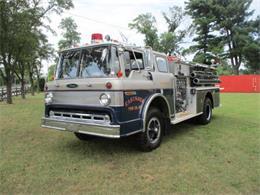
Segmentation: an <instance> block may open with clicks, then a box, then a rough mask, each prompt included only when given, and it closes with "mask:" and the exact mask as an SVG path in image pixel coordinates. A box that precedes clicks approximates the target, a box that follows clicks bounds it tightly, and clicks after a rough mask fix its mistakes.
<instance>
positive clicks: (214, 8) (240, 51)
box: [186, 0, 259, 74]
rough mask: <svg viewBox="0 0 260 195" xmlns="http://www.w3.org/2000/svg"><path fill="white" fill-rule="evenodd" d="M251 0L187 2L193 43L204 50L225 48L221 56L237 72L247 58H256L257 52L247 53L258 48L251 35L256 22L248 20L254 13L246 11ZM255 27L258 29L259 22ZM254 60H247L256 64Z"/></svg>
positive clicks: (220, 50)
mask: <svg viewBox="0 0 260 195" xmlns="http://www.w3.org/2000/svg"><path fill="white" fill-rule="evenodd" d="M251 2H252V0H241V1H239V2H238V1H237V0H226V1H222V0H210V1H205V0H190V1H188V2H187V3H186V4H187V7H186V10H187V13H188V14H190V15H191V17H192V19H193V22H194V23H195V25H196V32H197V34H198V36H197V37H196V38H195V39H194V41H196V42H197V43H198V45H197V46H196V47H197V48H198V49H200V50H203V52H204V53H206V52H208V51H211V52H213V53H215V54H220V55H221V53H224V49H225V47H226V48H228V49H227V51H225V56H224V55H223V57H228V58H229V59H230V62H231V66H232V69H233V73H234V74H239V69H240V66H241V64H242V63H245V62H249V60H248V58H250V59H253V58H254V57H256V58H255V59H257V56H254V57H252V56H250V54H251V52H252V51H256V49H257V45H256V44H255V42H254V41H253V40H254V39H253V38H252V33H254V32H256V28H257V27H256V28H255V29H254V27H253V24H254V25H255V23H256V22H255V21H253V20H252V19H251V20H249V18H250V16H251V15H252V14H253V11H248V10H249V7H250V5H251ZM258 24H259V23H258ZM255 26H257V25H255ZM257 30H258V31H259V25H258V29H257ZM250 45H251V46H250ZM246 59H247V60H246ZM254 62H256V60H254ZM254 62H253V63H251V62H250V63H248V64H256V63H254ZM253 66H254V65H253ZM256 66H257V64H256ZM253 69H254V68H253Z"/></svg>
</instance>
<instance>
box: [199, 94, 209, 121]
mask: <svg viewBox="0 0 260 195" xmlns="http://www.w3.org/2000/svg"><path fill="white" fill-rule="evenodd" d="M211 118H212V102H211V100H210V99H209V98H206V99H205V101H204V104H203V113H202V114H201V115H200V116H198V118H197V122H198V123H199V124H202V125H206V124H208V123H210V121H211Z"/></svg>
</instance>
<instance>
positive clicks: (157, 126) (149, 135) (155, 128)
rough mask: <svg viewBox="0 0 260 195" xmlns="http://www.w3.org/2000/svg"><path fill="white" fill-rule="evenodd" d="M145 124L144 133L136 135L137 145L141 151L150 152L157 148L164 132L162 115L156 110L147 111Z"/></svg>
mask: <svg viewBox="0 0 260 195" xmlns="http://www.w3.org/2000/svg"><path fill="white" fill-rule="evenodd" d="M145 124H146V125H145V131H144V132H141V133H140V134H138V142H139V143H138V145H139V146H140V149H141V150H142V151H144V152H150V151H152V150H154V149H156V148H158V147H159V146H160V144H161V141H162V135H163V130H164V124H163V115H162V113H161V112H160V111H159V110H158V109H156V108H151V109H149V111H148V113H147V118H146V122H145Z"/></svg>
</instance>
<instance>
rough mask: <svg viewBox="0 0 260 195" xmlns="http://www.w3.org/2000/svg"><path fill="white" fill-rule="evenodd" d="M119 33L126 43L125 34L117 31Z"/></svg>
mask: <svg viewBox="0 0 260 195" xmlns="http://www.w3.org/2000/svg"><path fill="white" fill-rule="evenodd" d="M119 34H120V36H121V38H122V40H123V42H125V43H128V39H127V38H126V36H125V35H124V34H123V33H122V32H121V31H119Z"/></svg>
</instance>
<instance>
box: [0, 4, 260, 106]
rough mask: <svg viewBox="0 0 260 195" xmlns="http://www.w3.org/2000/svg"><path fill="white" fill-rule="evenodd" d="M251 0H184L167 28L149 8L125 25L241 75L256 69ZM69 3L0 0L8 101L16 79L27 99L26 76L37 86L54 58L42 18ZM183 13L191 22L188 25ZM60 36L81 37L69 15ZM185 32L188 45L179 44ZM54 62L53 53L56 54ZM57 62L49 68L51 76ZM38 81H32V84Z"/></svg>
mask: <svg viewBox="0 0 260 195" xmlns="http://www.w3.org/2000/svg"><path fill="white" fill-rule="evenodd" d="M251 3H252V0H240V1H237V0H225V1H223V0H188V1H186V2H185V8H184V9H183V8H182V7H179V6H172V7H169V9H168V10H167V11H166V12H162V16H163V18H164V20H165V22H166V24H167V31H166V32H163V33H161V34H159V33H158V29H157V28H156V22H157V21H156V18H155V17H154V16H153V15H152V13H144V14H140V15H138V16H137V17H136V18H135V19H134V20H133V21H132V22H130V23H129V24H128V26H129V28H130V29H135V30H136V31H137V32H138V33H141V34H143V35H144V43H145V45H147V46H151V47H152V48H153V49H154V50H157V51H161V52H164V53H168V54H173V55H177V54H179V55H187V54H191V53H193V54H195V56H194V59H193V60H194V61H195V62H198V63H206V64H207V63H211V62H210V60H209V59H210V58H211V57H212V56H215V57H216V56H217V58H218V59H219V60H220V61H221V64H222V66H220V67H219V71H220V73H222V74H226V73H228V74H239V72H241V69H240V68H241V66H242V65H244V67H245V68H246V71H247V72H248V73H257V74H259V73H260V56H259V55H260V38H259V32H260V29H259V27H260V16H257V17H256V18H253V17H252V15H253V12H254V11H250V10H249V7H250V5H251ZM71 8H73V2H72V0H48V1H42V0H0V83H3V84H5V85H6V88H7V103H9V104H10V103H12V97H11V87H12V83H13V81H14V78H16V79H18V80H19V82H20V84H21V88H22V89H21V90H22V94H21V96H22V98H25V93H24V86H25V83H26V81H29V83H30V85H31V93H32V95H33V94H34V86H35V85H36V89H37V91H39V88H40V87H39V86H40V80H41V79H40V77H41V71H42V66H43V65H42V62H43V60H48V59H50V58H55V55H54V53H55V52H54V49H53V46H52V45H51V44H50V43H49V42H48V38H47V35H46V34H44V32H46V30H47V31H50V32H52V33H55V32H54V31H53V30H52V29H51V28H50V26H49V25H48V24H46V21H48V20H50V18H49V16H50V14H51V13H52V14H61V13H62V12H63V11H64V10H68V9H71ZM187 16H188V17H190V18H191V24H190V25H188V24H187V22H186V21H187V19H186V18H187ZM59 28H60V29H62V39H61V40H60V41H59V43H58V47H59V50H61V49H64V48H69V47H71V46H73V45H76V44H78V43H79V42H80V33H78V32H77V24H76V23H75V21H74V20H73V19H72V18H70V17H68V18H64V19H62V21H61V23H60V25H59ZM187 37H192V42H194V43H195V44H193V45H192V46H190V47H189V48H185V47H182V45H183V44H182V43H184V41H185V39H186V38H187ZM56 61H57V57H56ZM54 69H55V65H52V66H50V67H49V70H48V79H49V80H51V77H52V76H53V73H54ZM35 82H36V83H35Z"/></svg>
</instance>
